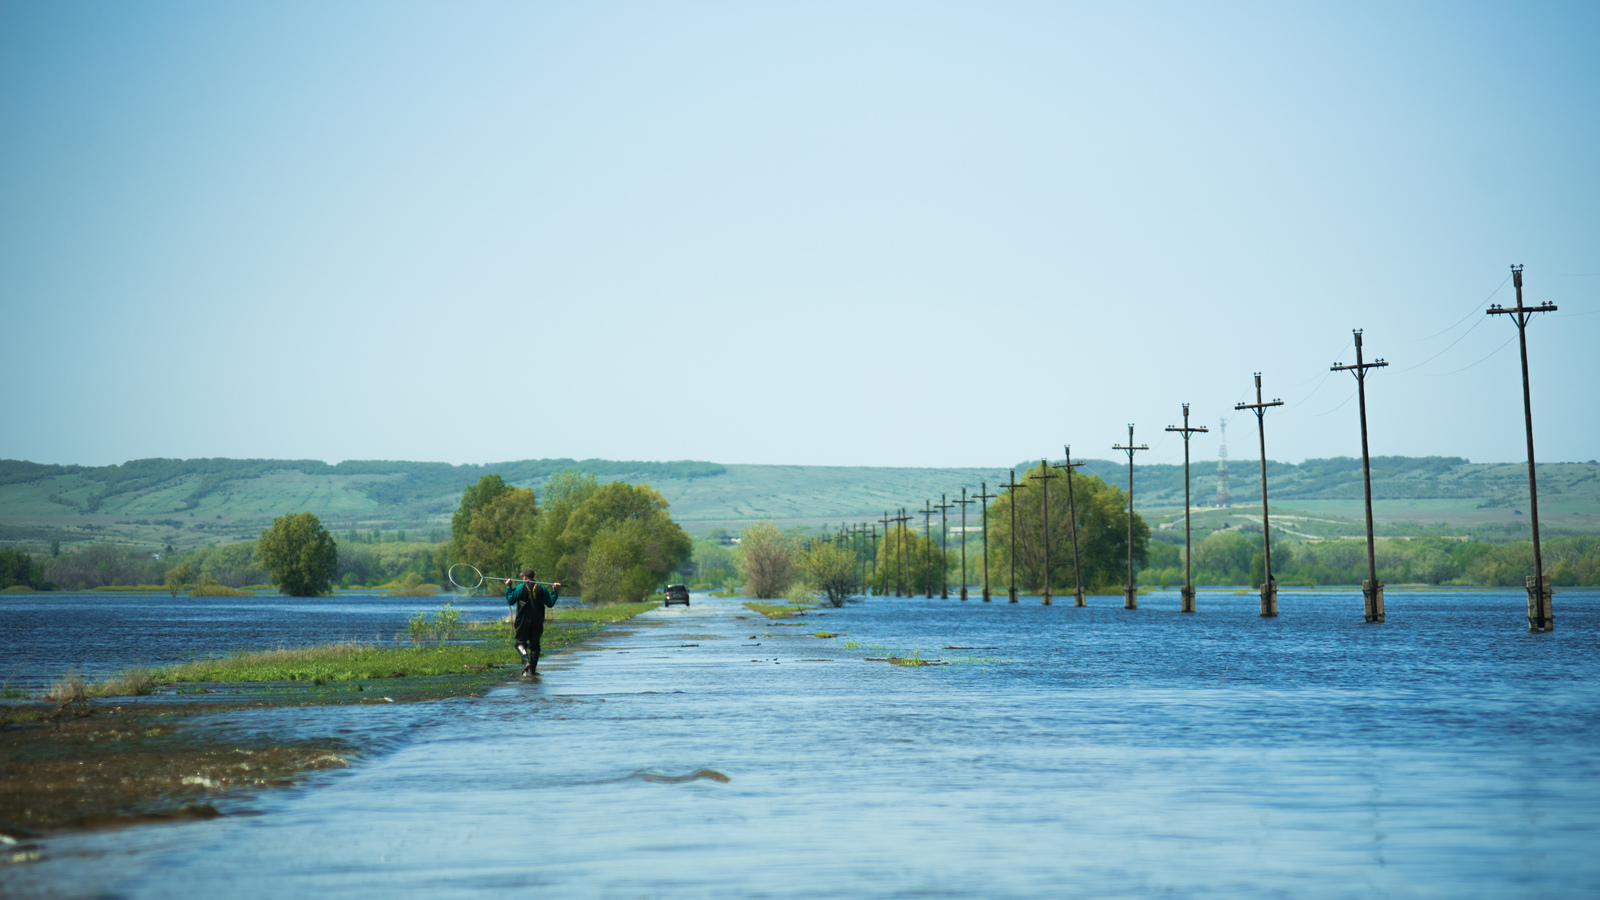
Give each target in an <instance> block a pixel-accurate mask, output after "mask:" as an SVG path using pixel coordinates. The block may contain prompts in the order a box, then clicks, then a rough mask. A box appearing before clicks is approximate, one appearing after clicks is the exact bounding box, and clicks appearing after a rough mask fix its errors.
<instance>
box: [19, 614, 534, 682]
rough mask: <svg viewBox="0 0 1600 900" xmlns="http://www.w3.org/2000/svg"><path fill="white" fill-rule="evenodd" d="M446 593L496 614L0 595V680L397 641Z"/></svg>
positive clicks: (97, 675) (99, 674) (94, 675)
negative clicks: (449, 607)
mask: <svg viewBox="0 0 1600 900" xmlns="http://www.w3.org/2000/svg"><path fill="white" fill-rule="evenodd" d="M446 600H448V601H450V602H452V603H453V604H455V605H456V606H457V608H459V609H461V610H462V612H463V614H464V615H465V616H466V617H468V618H472V619H489V618H493V617H495V616H498V615H504V614H505V610H506V605H505V601H504V600H502V599H501V598H500V597H486V596H482V595H480V596H476V597H472V596H462V595H454V594H442V595H440V596H438V597H390V596H386V595H383V594H361V593H340V594H338V595H335V596H332V597H285V596H281V595H279V594H275V593H273V594H264V595H260V596H256V597H188V596H180V597H172V596H170V595H168V594H164V593H153V592H126V593H119V592H110V591H94V592H88V593H69V592H54V591H52V592H48V593H39V594H0V682H3V683H4V686H5V687H7V688H12V689H18V690H24V691H28V692H36V691H39V690H41V689H44V688H48V687H49V686H50V685H51V684H53V683H54V682H55V680H56V679H57V678H59V677H61V676H62V675H64V674H66V672H67V671H68V670H73V671H76V672H77V673H78V674H80V675H82V676H84V677H85V678H87V679H89V680H91V681H93V680H98V679H101V678H105V677H108V676H110V675H114V674H116V673H117V672H121V671H124V670H127V669H131V668H134V667H137V666H164V665H171V664H176V663H184V662H192V661H194V660H196V659H204V658H207V657H213V656H222V655H225V654H227V653H229V652H232V651H235V650H267V649H272V648H275V647H282V646H288V647H303V646H307V645H311V644H322V643H328V642H330V641H345V640H355V641H362V642H365V643H394V642H396V641H397V640H398V641H401V642H404V640H405V639H404V637H403V636H400V635H399V634H398V633H399V632H402V631H404V630H405V627H406V621H407V620H408V619H410V618H411V616H412V615H414V614H416V613H418V612H433V611H435V610H437V609H438V608H439V605H440V604H441V603H444V602H445V601H446Z"/></svg>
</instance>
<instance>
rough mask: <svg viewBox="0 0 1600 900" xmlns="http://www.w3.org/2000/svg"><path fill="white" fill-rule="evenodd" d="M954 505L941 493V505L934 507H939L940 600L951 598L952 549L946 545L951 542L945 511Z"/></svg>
mask: <svg viewBox="0 0 1600 900" xmlns="http://www.w3.org/2000/svg"><path fill="white" fill-rule="evenodd" d="M954 507H955V504H954V503H951V502H950V499H949V498H948V497H946V496H945V495H944V494H940V495H939V505H938V506H936V507H934V509H937V510H938V511H939V599H940V600H949V599H950V579H949V577H948V574H947V573H948V572H949V571H950V551H949V550H948V549H947V547H946V545H947V544H948V543H949V542H950V528H949V525H948V523H947V522H946V521H945V513H946V511H947V510H949V509H952V508H954Z"/></svg>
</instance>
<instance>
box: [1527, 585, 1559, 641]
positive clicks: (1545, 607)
mask: <svg viewBox="0 0 1600 900" xmlns="http://www.w3.org/2000/svg"><path fill="white" fill-rule="evenodd" d="M1537 582H1538V579H1537V578H1535V577H1534V576H1532V575H1529V576H1528V577H1527V578H1524V579H1523V583H1524V584H1526V585H1527V587H1528V630H1529V631H1538V632H1545V633H1548V632H1551V631H1555V630H1556V613H1555V607H1554V606H1553V605H1551V602H1550V600H1551V590H1550V576H1549V575H1546V576H1544V583H1543V584H1538V583H1537Z"/></svg>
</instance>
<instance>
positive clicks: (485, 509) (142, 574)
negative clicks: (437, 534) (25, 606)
mask: <svg viewBox="0 0 1600 900" xmlns="http://www.w3.org/2000/svg"><path fill="white" fill-rule="evenodd" d="M544 500H545V502H544V503H543V504H542V505H541V504H540V503H539V502H538V499H537V497H536V496H535V494H534V491H533V490H532V489H530V488H516V487H512V486H511V485H509V484H507V483H506V482H505V480H504V479H503V478H501V476H499V475H498V474H493V475H485V476H483V477H481V478H480V479H479V480H478V482H477V483H476V484H473V485H471V486H469V487H468V488H467V489H466V490H465V491H463V493H462V497H461V503H460V505H459V507H458V508H457V509H456V512H455V514H454V515H453V516H452V517H451V528H450V539H449V541H448V542H447V543H444V544H432V543H423V542H399V541H395V542H383V541H381V538H382V537H383V535H381V534H378V533H360V532H354V531H352V532H351V534H350V535H347V536H346V540H345V541H344V542H342V543H341V542H340V541H338V540H336V539H335V538H334V536H333V535H332V534H330V533H329V532H328V531H327V529H326V528H324V527H323V526H322V524H321V522H320V521H319V520H318V519H317V517H316V516H315V515H313V514H312V513H309V512H307V513H295V514H292V515H288V516H280V517H278V518H277V519H274V520H273V525H272V527H271V528H268V529H266V530H265V531H263V532H262V535H261V537H260V539H259V540H257V541H255V542H239V543H235V544H227V545H224V546H221V547H204V548H199V549H196V550H192V551H189V552H187V553H183V554H172V553H169V554H167V555H165V556H162V555H161V554H151V553H149V552H148V551H142V550H136V549H133V548H129V547H119V546H115V545H111V544H97V545H91V546H89V547H85V548H84V549H82V550H80V551H78V552H76V553H67V554H61V555H59V556H51V557H48V558H45V559H42V560H36V559H34V558H33V557H32V556H31V555H30V554H27V553H24V552H22V551H19V550H4V551H0V589H4V588H7V587H13V586H20V587H27V588H33V589H61V588H66V589H69V590H71V589H78V590H84V589H89V588H95V587H106V586H117V585H128V586H134V585H163V584H164V585H167V586H169V587H170V588H172V589H173V591H174V592H176V591H177V590H183V589H189V588H190V587H192V586H194V585H197V584H203V583H209V582H215V583H217V584H220V585H223V586H226V587H232V588H243V587H248V586H262V585H265V584H267V583H271V584H274V585H277V586H278V587H279V588H280V589H282V590H284V591H285V592H287V593H295V594H317V593H323V592H326V591H327V590H329V589H330V588H332V587H333V586H334V585H336V584H337V585H341V586H345V587H351V586H356V585H366V586H372V585H373V584H374V583H375V582H376V583H386V582H389V581H396V580H400V579H408V580H410V581H413V582H429V583H433V584H436V585H443V584H446V583H447V576H448V572H449V569H450V566H451V565H453V564H454V563H457V562H462V563H469V564H471V565H474V566H477V567H478V568H479V570H481V571H483V572H485V573H487V574H490V575H501V576H507V575H515V574H517V573H518V572H520V571H521V569H522V568H524V567H526V566H532V567H533V568H535V569H536V570H537V571H538V572H539V573H540V575H539V577H540V579H541V580H545V581H560V582H562V583H563V584H564V585H566V586H568V589H569V590H570V591H571V592H572V593H581V594H582V595H583V596H584V598H585V600H586V601H587V602H590V603H596V602H600V603H605V602H615V601H637V600H641V599H643V598H644V597H645V595H647V594H648V593H650V592H651V591H652V590H654V589H655V588H657V587H659V586H660V585H662V584H664V583H665V580H666V578H667V576H668V575H669V574H670V573H672V572H674V571H675V570H676V569H678V568H679V567H680V566H681V565H682V564H684V563H685V562H687V561H688V560H689V558H690V556H691V552H692V546H691V541H690V538H689V536H688V534H687V533H686V532H684V530H683V529H682V528H681V527H680V526H679V525H678V524H677V523H676V522H674V521H672V518H671V516H670V515H668V513H667V507H668V504H667V501H666V500H665V499H663V498H662V497H661V495H660V494H659V493H657V492H656V491H655V490H654V489H652V488H651V487H650V486H649V485H631V484H628V483H626V482H610V483H607V484H604V485H602V484H599V483H598V482H597V480H596V478H595V476H594V474H593V473H580V472H575V471H572V470H570V469H569V470H564V471H562V472H559V473H557V474H556V475H554V476H553V477H551V478H550V480H549V482H548V483H547V484H546V487H545V497H544Z"/></svg>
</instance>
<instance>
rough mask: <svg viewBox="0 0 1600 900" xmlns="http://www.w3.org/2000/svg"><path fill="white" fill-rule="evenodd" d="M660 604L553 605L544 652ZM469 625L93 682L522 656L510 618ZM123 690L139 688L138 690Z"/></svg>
mask: <svg viewBox="0 0 1600 900" xmlns="http://www.w3.org/2000/svg"><path fill="white" fill-rule="evenodd" d="M660 605H661V604H660V603H659V602H646V603H617V604H612V605H610V606H594V607H581V608H577V607H574V608H563V609H554V610H550V615H549V618H550V621H551V622H552V623H558V624H557V625H556V627H546V628H545V632H544V639H543V640H542V641H540V643H539V648H540V652H541V653H549V652H553V651H555V650H560V649H562V648H563V647H569V646H571V645H573V644H575V643H577V642H578V641H581V640H583V639H584V638H586V637H588V636H589V635H591V634H594V633H595V632H597V631H599V630H600V629H601V628H603V627H605V625H607V624H608V623H611V622H620V621H623V620H626V619H631V618H633V617H634V616H636V615H639V614H640V613H643V612H647V611H649V610H652V609H655V608H656V607H657V606H660ZM467 630H468V631H471V632H473V633H474V634H476V635H480V636H481V637H482V638H483V640H481V641H478V642H474V643H466V644H448V643H447V644H437V645H433V646H425V645H422V646H414V647H387V648H386V647H373V646H370V645H367V644H357V643H340V644H321V645H318V646H314V647H294V648H280V649H277V650H266V651H259V652H252V653H235V654H232V655H230V656H226V657H224V658H222V659H211V660H201V661H199V662H193V663H185V664H183V665H177V666H167V667H164V668H159V669H150V670H136V671H134V672H129V673H124V674H123V675H120V676H118V677H117V678H115V679H113V680H112V681H109V682H102V683H100V684H97V685H90V686H88V687H87V692H88V695H89V696H117V695H119V694H118V690H119V689H120V688H123V687H126V688H133V687H137V686H140V685H146V686H147V685H148V683H151V682H153V683H166V684H183V683H207V682H210V683H247V682H312V683H314V684H326V683H329V682H341V681H365V680H369V679H380V678H394V677H397V676H399V675H404V676H406V677H418V676H429V675H461V674H463V673H471V672H481V671H483V670H485V669H489V668H494V667H497V666H505V665H514V664H516V663H518V662H520V661H521V658H520V657H519V656H518V655H517V651H516V648H515V647H514V646H513V645H512V642H511V626H510V625H509V624H506V623H504V622H474V623H469V624H468V626H467ZM121 692H122V693H136V692H137V691H135V690H132V689H126V690H122V691H121Z"/></svg>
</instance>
